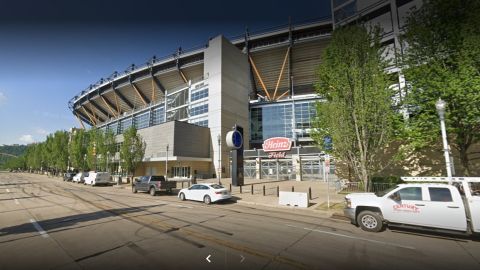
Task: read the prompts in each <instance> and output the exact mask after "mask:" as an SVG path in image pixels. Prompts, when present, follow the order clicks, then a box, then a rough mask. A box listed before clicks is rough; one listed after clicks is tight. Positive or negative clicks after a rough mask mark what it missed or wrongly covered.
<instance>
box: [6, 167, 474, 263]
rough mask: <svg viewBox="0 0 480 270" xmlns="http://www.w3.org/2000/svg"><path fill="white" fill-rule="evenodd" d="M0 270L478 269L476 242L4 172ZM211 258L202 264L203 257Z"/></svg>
mask: <svg viewBox="0 0 480 270" xmlns="http://www.w3.org/2000/svg"><path fill="white" fill-rule="evenodd" d="M0 217H1V218H0V269H2V270H9V269H191V268H195V269H249V270H253V269H409V270H410V269H435V270H441V269H480V242H478V241H473V240H471V239H460V238H458V239H451V238H444V237H434V236H419V235H412V234H407V233H405V232H400V233H399V232H396V231H392V230H386V231H384V232H382V233H367V232H363V231H361V230H360V229H359V228H357V227H355V226H353V225H351V224H350V223H348V222H346V221H342V220H336V219H332V218H329V217H327V216H326V215H321V214H318V213H316V212H311V211H300V210H290V209H280V208H278V209H277V208H262V207H253V206H248V205H245V204H237V203H222V204H214V205H204V204H202V203H200V202H190V201H185V202H182V201H179V200H178V199H177V198H176V196H174V195H170V196H169V195H161V196H156V197H151V196H150V195H148V194H142V193H137V194H133V193H131V191H130V190H127V189H118V188H114V187H111V186H108V187H90V186H83V185H79V184H74V183H69V182H63V181H61V180H60V179H59V178H48V177H46V176H41V175H33V174H20V173H14V174H13V173H0ZM207 258H208V260H209V261H210V262H208V260H207Z"/></svg>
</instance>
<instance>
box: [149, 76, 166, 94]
mask: <svg viewBox="0 0 480 270" xmlns="http://www.w3.org/2000/svg"><path fill="white" fill-rule="evenodd" d="M151 75H152V79H153V81H154V82H155V84H156V85H157V87H158V89H160V91H162V92H163V93H164V94H165V91H166V89H165V87H164V86H163V84H162V83H161V82H160V80H159V79H158V78H157V77H155V76H154V75H153V73H152V74H151Z"/></svg>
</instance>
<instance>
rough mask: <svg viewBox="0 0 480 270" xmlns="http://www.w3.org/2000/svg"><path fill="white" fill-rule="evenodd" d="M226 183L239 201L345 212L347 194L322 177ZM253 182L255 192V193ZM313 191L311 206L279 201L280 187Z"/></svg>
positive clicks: (317, 210)
mask: <svg viewBox="0 0 480 270" xmlns="http://www.w3.org/2000/svg"><path fill="white" fill-rule="evenodd" d="M197 183H218V179H215V178H211V179H197ZM221 183H222V185H223V186H224V187H225V188H227V189H230V188H231V193H232V196H233V198H234V200H235V201H236V202H237V203H239V204H249V205H257V206H265V207H275V208H281V209H296V210H297V209H298V210H304V211H311V212H317V213H319V214H325V215H329V216H332V215H334V216H343V207H344V200H345V199H344V198H345V195H343V194H336V192H335V187H334V185H333V183H330V188H329V189H328V190H329V192H327V183H325V182H323V181H318V180H308V181H294V180H283V181H276V180H272V179H261V180H257V179H251V178H245V180H244V186H242V188H241V189H242V190H241V192H240V187H235V186H232V185H231V183H232V180H231V178H222V179H221ZM188 186H189V182H188V181H184V182H183V187H188ZM252 186H253V194H252ZM264 186H265V196H264V195H263V189H264ZM114 187H118V188H126V189H130V187H131V185H130V184H122V185H120V186H114ZM181 188H182V182H181V181H179V182H177V189H181ZM292 188H293V190H294V192H304V193H307V196H308V193H309V190H310V191H311V196H312V198H311V199H310V200H309V207H308V208H302V207H296V206H283V205H279V203H278V199H279V198H278V197H277V191H290V192H291V191H292ZM328 196H329V201H330V207H328V198H327V197H328Z"/></svg>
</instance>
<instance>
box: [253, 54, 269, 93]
mask: <svg viewBox="0 0 480 270" xmlns="http://www.w3.org/2000/svg"><path fill="white" fill-rule="evenodd" d="M248 59H249V60H250V64H251V65H252V67H253V70H254V71H255V74H257V77H258V80H259V81H260V85H261V86H262V88H263V91H264V92H265V94H267V97H268V100H272V98H271V97H270V94H269V93H268V90H267V87H266V86H265V84H264V83H263V80H262V76H260V73H259V72H258V70H257V67H256V66H255V62H253V59H252V57H251V56H249V57H248Z"/></svg>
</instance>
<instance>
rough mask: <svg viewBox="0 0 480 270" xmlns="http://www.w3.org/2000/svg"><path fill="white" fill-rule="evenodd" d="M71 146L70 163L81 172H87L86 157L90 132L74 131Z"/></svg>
mask: <svg viewBox="0 0 480 270" xmlns="http://www.w3.org/2000/svg"><path fill="white" fill-rule="evenodd" d="M71 136H72V138H71V141H70V145H69V155H70V162H71V163H72V166H73V167H74V168H76V169H79V170H87V169H88V168H87V163H86V155H87V147H88V144H89V140H90V138H89V136H88V132H87V131H86V130H84V129H77V130H74V131H73V133H72V135H71Z"/></svg>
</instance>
